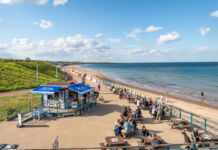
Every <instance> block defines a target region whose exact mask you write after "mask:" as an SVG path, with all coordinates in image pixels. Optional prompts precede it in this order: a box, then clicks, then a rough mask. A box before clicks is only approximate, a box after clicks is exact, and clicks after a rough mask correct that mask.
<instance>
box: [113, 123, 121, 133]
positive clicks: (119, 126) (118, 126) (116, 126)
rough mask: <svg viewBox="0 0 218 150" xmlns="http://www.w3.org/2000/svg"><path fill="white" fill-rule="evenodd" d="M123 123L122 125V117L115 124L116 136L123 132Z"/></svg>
mask: <svg viewBox="0 0 218 150" xmlns="http://www.w3.org/2000/svg"><path fill="white" fill-rule="evenodd" d="M121 127H122V126H121V125H120V119H118V120H117V121H116V122H115V124H114V128H113V129H114V133H115V136H119V135H120V134H121Z"/></svg>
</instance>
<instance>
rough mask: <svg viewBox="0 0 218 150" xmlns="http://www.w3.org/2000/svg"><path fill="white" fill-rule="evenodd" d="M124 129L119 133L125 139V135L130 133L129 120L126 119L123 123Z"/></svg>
mask: <svg viewBox="0 0 218 150" xmlns="http://www.w3.org/2000/svg"><path fill="white" fill-rule="evenodd" d="M123 126H124V129H123V130H122V131H121V133H122V136H123V138H126V136H127V134H128V133H129V132H131V131H132V129H131V126H130V123H129V120H128V119H127V120H126V121H125V123H124V125H123Z"/></svg>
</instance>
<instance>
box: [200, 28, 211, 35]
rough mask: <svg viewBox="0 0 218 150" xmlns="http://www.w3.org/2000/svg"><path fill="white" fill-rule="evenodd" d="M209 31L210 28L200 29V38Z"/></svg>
mask: <svg viewBox="0 0 218 150" xmlns="http://www.w3.org/2000/svg"><path fill="white" fill-rule="evenodd" d="M209 31H210V28H200V31H199V32H200V33H201V35H202V36H205V35H206V34H207V33H208V32H209Z"/></svg>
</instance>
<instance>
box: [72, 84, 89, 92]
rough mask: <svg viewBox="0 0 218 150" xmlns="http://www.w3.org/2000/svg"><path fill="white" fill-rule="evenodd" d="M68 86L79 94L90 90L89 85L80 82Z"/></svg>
mask: <svg viewBox="0 0 218 150" xmlns="http://www.w3.org/2000/svg"><path fill="white" fill-rule="evenodd" d="M68 88H69V89H71V90H73V91H75V92H78V93H80V94H86V93H88V92H90V91H92V88H91V87H89V86H87V85H84V84H81V83H78V84H73V85H70V86H68Z"/></svg>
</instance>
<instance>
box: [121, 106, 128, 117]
mask: <svg viewBox="0 0 218 150" xmlns="http://www.w3.org/2000/svg"><path fill="white" fill-rule="evenodd" d="M122 115H123V116H124V117H127V116H128V109H127V107H125V108H124V111H123V113H122Z"/></svg>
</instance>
